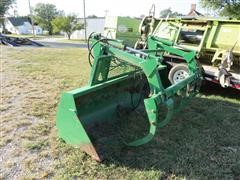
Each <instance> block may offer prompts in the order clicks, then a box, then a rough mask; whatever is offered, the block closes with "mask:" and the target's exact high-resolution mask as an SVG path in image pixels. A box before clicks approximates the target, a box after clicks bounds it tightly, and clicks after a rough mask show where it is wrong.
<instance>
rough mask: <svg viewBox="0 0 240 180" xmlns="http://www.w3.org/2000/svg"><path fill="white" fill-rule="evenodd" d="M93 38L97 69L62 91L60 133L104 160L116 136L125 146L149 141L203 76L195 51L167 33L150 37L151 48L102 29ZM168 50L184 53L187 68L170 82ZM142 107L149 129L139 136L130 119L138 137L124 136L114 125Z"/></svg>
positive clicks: (130, 130)
mask: <svg viewBox="0 0 240 180" xmlns="http://www.w3.org/2000/svg"><path fill="white" fill-rule="evenodd" d="M89 40H90V42H91V46H89V63H90V64H91V66H92V69H91V76H90V79H89V82H88V85H87V86H85V87H82V88H79V89H75V90H72V91H69V92H65V93H63V94H62V96H61V99H60V103H59V106H58V110H57V117H56V123H57V129H58V134H59V137H60V138H62V139H63V140H64V141H65V142H66V143H68V144H71V145H73V146H76V147H79V148H80V149H81V150H82V151H84V152H86V153H87V154H89V155H90V156H91V157H92V158H93V159H95V160H97V161H102V160H103V159H104V157H105V156H107V155H106V153H105V151H104V149H102V148H103V147H105V145H106V144H107V145H109V146H110V148H113V145H111V143H112V141H113V140H112V139H113V137H115V138H116V137H117V139H118V142H119V144H121V145H123V146H140V145H143V144H146V143H148V142H149V141H150V140H151V139H152V138H153V137H154V135H155V134H156V130H157V128H158V127H163V126H165V125H166V124H167V123H168V122H169V121H170V119H171V118H172V116H173V115H174V114H175V113H177V112H178V111H179V110H180V109H181V108H182V107H184V106H185V105H186V102H188V100H189V99H191V97H193V96H194V95H195V94H196V93H197V92H198V89H199V86H200V82H201V79H202V76H201V69H200V68H199V66H198V64H197V62H196V60H195V56H196V52H195V51H191V50H186V49H182V48H180V47H175V46H174V44H173V43H172V42H171V41H168V40H166V39H160V38H155V37H149V38H148V46H149V47H151V48H149V49H148V50H146V49H145V50H136V49H133V48H130V47H128V46H126V45H124V44H123V42H122V41H119V40H113V39H108V38H106V37H103V36H101V35H100V34H92V35H91V36H90V37H89ZM166 53H168V54H171V55H174V56H176V57H179V59H181V61H183V62H184V63H183V64H182V65H183V66H185V67H186V68H187V69H188V74H187V75H186V74H181V71H179V76H178V77H176V81H174V82H170V81H169V80H168V74H169V73H170V70H169V68H168V66H167V64H165V62H164V61H165V60H164V59H165V58H164V55H165V54H166ZM179 100H180V101H179ZM137 109H138V110H139V111H140V112H143V113H145V116H144V115H143V116H142V117H145V119H146V118H147V119H148V120H146V121H145V122H147V123H146V124H147V125H148V130H147V131H146V134H144V135H143V136H141V137H137V138H135V137H136V136H137V135H136V134H134V132H133V131H134V130H135V129H138V127H137V123H136V125H134V126H133V127H128V124H127V125H126V126H125V127H126V128H127V133H132V134H134V138H133V139H132V138H130V139H128V138H126V139H124V135H123V133H120V132H118V131H116V129H115V127H117V126H119V125H120V124H121V122H122V121H124V119H127V116H129V114H131V113H132V112H134V111H136V110H137ZM123 114H124V115H125V117H124V116H122V115H123ZM163 114H164V116H163ZM133 119H134V120H135V121H136V122H138V120H139V119H138V118H133ZM112 134H115V135H114V136H113V135H112ZM141 135H142V134H141ZM132 137H133V136H132Z"/></svg>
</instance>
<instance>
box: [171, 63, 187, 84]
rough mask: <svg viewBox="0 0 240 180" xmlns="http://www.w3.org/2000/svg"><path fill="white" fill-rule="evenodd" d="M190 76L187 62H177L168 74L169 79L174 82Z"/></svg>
mask: <svg viewBox="0 0 240 180" xmlns="http://www.w3.org/2000/svg"><path fill="white" fill-rule="evenodd" d="M188 76H189V71H188V67H187V65H186V64H177V65H175V66H173V67H172V68H171V70H170V71H169V74H168V79H169V81H170V82H171V83H172V84H176V83H178V82H180V81H182V80H184V79H186V78H187V77H188Z"/></svg>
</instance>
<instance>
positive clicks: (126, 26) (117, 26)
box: [104, 16, 141, 47]
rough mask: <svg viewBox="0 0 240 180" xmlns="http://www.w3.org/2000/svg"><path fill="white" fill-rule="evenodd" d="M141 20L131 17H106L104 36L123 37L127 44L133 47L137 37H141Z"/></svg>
mask: <svg viewBox="0 0 240 180" xmlns="http://www.w3.org/2000/svg"><path fill="white" fill-rule="evenodd" d="M140 22H141V20H139V19H136V18H130V17H119V16H115V17H106V19H105V27H104V36H106V37H108V38H112V39H121V40H123V41H124V43H125V44H127V45H129V46H131V47H133V46H134V44H135V43H136V39H138V38H140V33H139V25H140Z"/></svg>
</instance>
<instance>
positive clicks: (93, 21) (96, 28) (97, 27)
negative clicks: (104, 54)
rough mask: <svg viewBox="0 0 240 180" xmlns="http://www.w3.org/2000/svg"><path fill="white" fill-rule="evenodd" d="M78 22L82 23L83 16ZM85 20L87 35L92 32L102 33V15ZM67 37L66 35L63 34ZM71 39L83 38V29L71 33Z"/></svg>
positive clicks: (103, 20) (103, 21)
mask: <svg viewBox="0 0 240 180" xmlns="http://www.w3.org/2000/svg"><path fill="white" fill-rule="evenodd" d="M79 22H80V23H82V24H84V18H80V19H79ZM86 22H87V37H88V36H89V35H90V34H91V33H92V32H98V33H103V32H104V24H105V18H104V17H97V18H86ZM65 37H66V38H67V35H66V34H65ZM71 39H85V29H81V30H77V31H74V32H73V34H72V35H71Z"/></svg>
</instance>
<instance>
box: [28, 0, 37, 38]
mask: <svg viewBox="0 0 240 180" xmlns="http://www.w3.org/2000/svg"><path fill="white" fill-rule="evenodd" d="M28 6H29V11H30V19H31V24H32V31H33V32H32V33H33V37H34V38H35V37H36V35H35V28H34V20H33V15H32V8H31V4H30V0H28Z"/></svg>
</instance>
